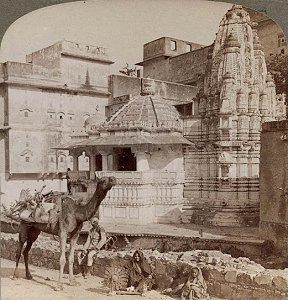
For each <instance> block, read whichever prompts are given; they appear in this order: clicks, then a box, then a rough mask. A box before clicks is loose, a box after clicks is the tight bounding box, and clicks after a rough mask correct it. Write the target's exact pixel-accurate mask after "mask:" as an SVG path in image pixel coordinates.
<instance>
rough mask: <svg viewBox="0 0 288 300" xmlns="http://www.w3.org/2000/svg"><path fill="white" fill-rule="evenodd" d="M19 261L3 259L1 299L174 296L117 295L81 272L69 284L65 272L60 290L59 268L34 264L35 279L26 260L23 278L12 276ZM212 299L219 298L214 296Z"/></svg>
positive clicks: (153, 295)
mask: <svg viewBox="0 0 288 300" xmlns="http://www.w3.org/2000/svg"><path fill="white" fill-rule="evenodd" d="M14 265H15V262H13V261H10V260H6V259H1V299H2V300H27V299H29V300H50V299H53V300H82V299H83V300H84V299H85V300H90V299H91V300H92V299H93V300H95V299H97V300H106V299H107V300H109V299H111V300H112V299H113V300H114V299H115V300H127V299H130V300H138V299H139V300H140V299H141V300H143V298H144V299H154V300H169V299H170V300H171V299H172V298H171V297H169V296H165V295H161V294H160V293H159V292H157V291H149V292H148V293H147V294H146V295H145V297H143V296H138V295H129V296H127V295H113V296H110V295H108V294H107V290H106V289H105V288H104V287H103V285H102V279H101V278H99V277H95V276H93V277H90V278H88V279H86V280H85V279H84V278H83V277H82V276H77V281H78V282H79V283H80V284H81V285H80V286H76V287H74V286H69V285H68V278H67V275H66V276H65V283H67V284H65V287H64V291H61V292H56V291H54V287H55V286H56V282H57V278H58V271H57V270H50V269H45V268H39V267H35V266H31V273H32V275H33V280H31V281H30V280H26V279H24V276H25V272H24V266H23V264H20V278H19V279H17V280H14V279H12V275H13V270H14ZM211 300H217V299H216V298H212V299H211Z"/></svg>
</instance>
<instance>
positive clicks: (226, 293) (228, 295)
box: [221, 284, 234, 299]
mask: <svg viewBox="0 0 288 300" xmlns="http://www.w3.org/2000/svg"><path fill="white" fill-rule="evenodd" d="M233 293H234V288H232V287H231V286H229V285H227V284H221V298H224V299H234V298H233Z"/></svg>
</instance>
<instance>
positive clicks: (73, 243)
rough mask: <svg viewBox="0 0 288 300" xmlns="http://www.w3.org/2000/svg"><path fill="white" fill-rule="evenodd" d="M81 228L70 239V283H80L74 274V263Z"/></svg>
mask: <svg viewBox="0 0 288 300" xmlns="http://www.w3.org/2000/svg"><path fill="white" fill-rule="evenodd" d="M79 233H80V229H78V230H77V232H76V233H75V234H73V236H72V237H71V240H70V253H69V258H68V259H69V281H70V285H78V283H77V282H76V280H75V277H74V274H73V265H74V252H75V247H76V244H77V241H78V237H79Z"/></svg>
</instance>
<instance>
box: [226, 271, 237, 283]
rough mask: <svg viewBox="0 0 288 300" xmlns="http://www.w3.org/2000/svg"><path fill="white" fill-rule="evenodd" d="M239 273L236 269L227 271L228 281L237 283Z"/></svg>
mask: <svg viewBox="0 0 288 300" xmlns="http://www.w3.org/2000/svg"><path fill="white" fill-rule="evenodd" d="M237 274H238V272H237V271H236V270H231V271H227V272H226V274H225V280H226V281H227V282H233V283H236V282H237Z"/></svg>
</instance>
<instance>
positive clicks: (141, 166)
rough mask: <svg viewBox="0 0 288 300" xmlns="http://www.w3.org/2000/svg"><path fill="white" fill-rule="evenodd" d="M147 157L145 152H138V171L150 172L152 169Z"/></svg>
mask: <svg viewBox="0 0 288 300" xmlns="http://www.w3.org/2000/svg"><path fill="white" fill-rule="evenodd" d="M147 156H148V154H146V153H145V152H136V164H137V171H148V170H149V169H150V168H149V162H148V158H147Z"/></svg>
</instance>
